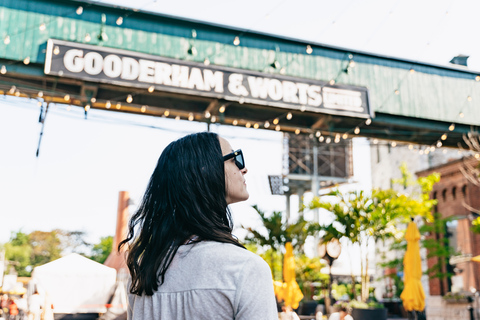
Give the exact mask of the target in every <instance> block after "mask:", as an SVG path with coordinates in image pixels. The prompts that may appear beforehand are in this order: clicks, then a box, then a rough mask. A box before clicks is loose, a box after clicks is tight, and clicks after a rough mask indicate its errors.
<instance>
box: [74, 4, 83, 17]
mask: <svg viewBox="0 0 480 320" xmlns="http://www.w3.org/2000/svg"><path fill="white" fill-rule="evenodd" d="M75 12H76V13H77V14H78V15H81V14H82V13H83V7H81V6H80V7H78V8H77V10H76V11H75Z"/></svg>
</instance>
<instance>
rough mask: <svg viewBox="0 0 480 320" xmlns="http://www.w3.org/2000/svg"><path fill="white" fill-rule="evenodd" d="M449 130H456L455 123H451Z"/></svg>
mask: <svg viewBox="0 0 480 320" xmlns="http://www.w3.org/2000/svg"><path fill="white" fill-rule="evenodd" d="M448 130H450V131H453V130H455V125H454V124H453V123H452V124H451V125H450V127H448Z"/></svg>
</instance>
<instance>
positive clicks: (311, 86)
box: [45, 39, 370, 118]
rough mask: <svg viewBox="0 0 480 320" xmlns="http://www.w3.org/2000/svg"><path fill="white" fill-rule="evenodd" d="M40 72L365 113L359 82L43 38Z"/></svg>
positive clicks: (255, 101) (286, 105) (365, 101)
mask: <svg viewBox="0 0 480 320" xmlns="http://www.w3.org/2000/svg"><path fill="white" fill-rule="evenodd" d="M45 74H48V75H56V76H61V77H69V78H77V79H83V80H87V81H94V82H104V83H113V84H117V85H122V86H133V87H140V88H148V87H150V86H154V87H155V89H156V90H161V91H168V92H175V93H183V94H189V95H200V96H207V97H212V98H218V99H226V100H231V101H239V102H242V103H243V102H244V103H252V104H261V105H269V106H276V107H282V108H289V109H301V110H308V111H313V112H320V113H329V114H338V115H347V116H354V117H361V118H367V117H370V108H369V101H368V91H367V89H366V88H364V87H355V86H345V85H329V83H327V82H325V81H318V80H311V79H303V78H295V77H288V76H282V75H277V74H268V73H261V72H255V71H249V70H243V69H234V68H228V67H220V66H213V65H208V66H207V65H204V64H202V63H197V62H191V61H185V60H175V59H170V58H165V57H161V56H154V55H148V54H143V53H139V52H134V51H126V50H120V49H113V48H106V47H100V46H93V45H86V44H81V43H75V42H67V41H61V40H53V39H50V40H48V44H47V52H46V59H45Z"/></svg>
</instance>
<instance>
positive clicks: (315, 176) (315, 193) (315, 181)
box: [312, 138, 320, 257]
mask: <svg viewBox="0 0 480 320" xmlns="http://www.w3.org/2000/svg"><path fill="white" fill-rule="evenodd" d="M312 151H313V177H312V193H313V196H314V197H318V189H319V185H318V146H317V140H316V139H315V138H314V139H313V150H312ZM313 222H315V223H319V222H320V218H319V214H318V208H315V209H313ZM314 239H315V240H314V241H315V243H314V245H315V248H316V247H317V246H318V244H319V242H320V237H319V236H318V233H317V234H316V235H315V237H314ZM314 256H315V257H318V253H317V250H315V251H314Z"/></svg>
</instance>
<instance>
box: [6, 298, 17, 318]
mask: <svg viewBox="0 0 480 320" xmlns="http://www.w3.org/2000/svg"><path fill="white" fill-rule="evenodd" d="M8 308H9V314H10V316H9V318H8V319H9V320H17V316H18V306H17V299H14V298H12V299H11V300H10V304H9V306H8Z"/></svg>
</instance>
